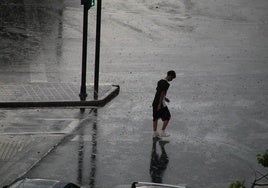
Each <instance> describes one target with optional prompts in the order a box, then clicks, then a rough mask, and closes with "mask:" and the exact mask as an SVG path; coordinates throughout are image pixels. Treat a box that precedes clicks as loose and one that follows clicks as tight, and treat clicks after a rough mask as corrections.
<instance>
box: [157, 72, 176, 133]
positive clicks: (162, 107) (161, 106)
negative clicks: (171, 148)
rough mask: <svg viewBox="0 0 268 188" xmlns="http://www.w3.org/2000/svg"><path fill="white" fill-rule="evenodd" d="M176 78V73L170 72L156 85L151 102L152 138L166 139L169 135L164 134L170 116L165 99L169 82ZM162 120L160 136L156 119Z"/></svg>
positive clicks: (167, 100) (166, 99)
mask: <svg viewBox="0 0 268 188" xmlns="http://www.w3.org/2000/svg"><path fill="white" fill-rule="evenodd" d="M175 78H176V72H175V71H173V70H170V71H168V72H167V76H166V77H165V78H164V79H161V80H159V81H158V83H157V88H156V93H155V97H154V100H153V137H168V136H169V135H168V134H167V133H166V132H165V130H166V127H167V126H168V123H169V120H170V118H171V114H170V112H169V109H168V107H167V105H166V102H169V99H168V98H167V97H166V94H167V91H168V88H169V86H170V84H169V82H170V81H172V80H173V79H175ZM160 118H161V119H162V121H163V125H162V129H161V132H160V134H159V133H158V131H157V124H158V119H160Z"/></svg>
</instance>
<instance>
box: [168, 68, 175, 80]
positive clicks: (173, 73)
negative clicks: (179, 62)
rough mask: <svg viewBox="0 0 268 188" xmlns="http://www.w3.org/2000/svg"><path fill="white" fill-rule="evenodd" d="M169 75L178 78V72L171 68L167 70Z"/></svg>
mask: <svg viewBox="0 0 268 188" xmlns="http://www.w3.org/2000/svg"><path fill="white" fill-rule="evenodd" d="M167 75H168V76H171V77H172V78H176V72H175V71H174V70H170V71H168V72H167Z"/></svg>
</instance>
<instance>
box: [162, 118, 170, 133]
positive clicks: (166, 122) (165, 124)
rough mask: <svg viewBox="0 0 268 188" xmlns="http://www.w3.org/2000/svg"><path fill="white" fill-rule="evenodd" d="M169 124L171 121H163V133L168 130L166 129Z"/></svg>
mask: <svg viewBox="0 0 268 188" xmlns="http://www.w3.org/2000/svg"><path fill="white" fill-rule="evenodd" d="M168 122H169V120H165V121H163V125H162V131H164V130H165V129H166V127H167V126H168Z"/></svg>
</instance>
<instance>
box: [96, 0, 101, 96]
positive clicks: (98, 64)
mask: <svg viewBox="0 0 268 188" xmlns="http://www.w3.org/2000/svg"><path fill="white" fill-rule="evenodd" d="M101 4H102V0H98V2H97V21H96V49H95V79H94V99H95V100H96V99H98V94H99V67H100V37H101Z"/></svg>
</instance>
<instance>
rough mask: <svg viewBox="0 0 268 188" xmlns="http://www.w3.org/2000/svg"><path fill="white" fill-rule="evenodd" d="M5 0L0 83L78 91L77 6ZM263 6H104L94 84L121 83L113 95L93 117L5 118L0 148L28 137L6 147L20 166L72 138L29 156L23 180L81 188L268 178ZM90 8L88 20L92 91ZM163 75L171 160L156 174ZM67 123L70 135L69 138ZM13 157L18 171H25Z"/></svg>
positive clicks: (211, 187) (144, 0) (267, 45)
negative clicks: (155, 112) (263, 161)
mask: <svg viewBox="0 0 268 188" xmlns="http://www.w3.org/2000/svg"><path fill="white" fill-rule="evenodd" d="M2 2H4V3H2ZM8 2H10V1H1V6H0V9H1V11H0V14H1V25H0V27H1V31H0V37H1V43H0V45H1V57H0V62H1V64H0V66H1V67H0V71H1V74H0V82H1V83H5V84H8V83H17V84H18V83H28V82H30V83H34V82H54V83H55V82H67V83H68V82H71V83H73V82H77V83H79V81H80V69H81V67H80V63H81V46H82V34H81V32H82V7H81V6H80V5H79V4H80V2H74V1H68V0H66V1H57V2H54V1H47V0H46V1H42V2H35V1H30V0H28V1H21V2H18V1H16V2H12V3H8ZM267 7H268V3H267V1H266V0H258V1H257V2H256V1H254V2H253V1H250V0H237V1H235V2H234V1H231V0H227V1H220V0H215V1H210V0H203V1H195V0H192V1H184V0H181V1H178V0H170V1H168V2H167V1H162V0H160V1H157V2H152V1H149V0H138V1H135V2H134V1H118V0H110V1H103V20H102V39H101V70H100V82H101V83H116V84H119V85H120V88H121V91H120V95H119V96H118V97H117V98H115V99H114V100H113V101H111V102H110V103H108V105H106V106H105V107H103V108H100V109H98V112H97V117H95V116H96V114H94V113H90V115H89V116H87V115H88V113H89V112H88V111H86V113H85V114H86V115H79V110H76V109H58V110H57V109H53V111H51V112H50V110H49V109H46V110H44V109H43V110H40V109H33V110H26V111H25V110H14V111H6V110H1V114H2V116H1V127H2V132H1V143H2V142H4V140H5V139H7V138H6V137H7V134H6V133H8V132H9V133H13V131H11V130H12V129H11V128H14V129H16V130H17V131H16V133H17V134H18V133H19V132H22V133H25V137H20V136H21V135H20V134H18V135H16V141H18V142H19V140H21V141H20V142H21V143H20V144H21V145H20V144H16V142H15V143H12V144H10V146H11V148H16V149H14V150H16V151H18V153H17V154H21V155H22V154H23V155H24V157H22V159H23V158H24V159H25V158H27V157H26V156H27V155H26V154H25V153H23V152H22V151H23V150H21V149H20V148H22V146H23V147H24V145H27V144H28V143H42V145H43V146H42V147H39V146H38V144H37V145H36V147H33V148H32V151H33V153H35V154H36V153H37V154H38V151H39V150H38V148H42V151H43V152H42V153H45V150H46V149H49V148H51V146H54V145H55V144H57V143H58V141H60V140H61V138H62V137H64V136H65V135H69V134H70V135H71V136H70V137H68V138H69V139H65V140H64V141H61V142H60V144H58V145H57V147H56V148H55V149H53V150H52V151H51V153H49V155H47V156H46V157H45V158H42V159H43V160H41V161H39V160H40V157H39V158H38V157H35V155H32V156H30V157H29V156H28V158H30V159H32V161H35V162H36V161H39V162H38V163H37V164H36V165H35V166H34V168H32V169H31V170H30V171H29V172H28V173H26V176H28V177H43V178H57V179H60V180H65V181H69V180H70V181H73V182H75V183H79V184H82V185H84V186H87V187H101V188H102V187H118V186H120V185H126V184H129V183H131V182H132V181H153V178H152V176H151V175H152V174H154V173H156V174H157V173H158V176H159V177H160V178H161V181H162V182H163V183H169V184H187V185H189V186H190V187H193V188H194V187H204V188H205V187H206V188H215V187H217V188H225V187H228V184H229V183H230V182H232V181H235V180H245V181H246V184H250V182H252V181H253V178H254V171H253V169H258V170H260V171H265V169H263V168H262V167H260V166H259V165H258V164H257V161H256V154H258V153H263V152H264V151H265V150H266V149H267V140H268V135H267V131H268V127H267V125H268V119H267V117H268V114H267V112H268V104H267V101H268V82H267V80H268V67H267V59H268V56H267V49H268V40H267V37H268V35H267V33H268V22H267V18H268V13H267ZM9 10H12V12H13V11H15V13H14V14H11V11H9ZM95 11H96V8H93V9H91V10H90V11H89V14H90V15H89V18H90V19H89V63H88V75H87V76H88V80H89V82H92V80H93V79H92V78H93V59H94V58H93V56H92V54H94V50H92V49H94V32H95V25H94V24H95ZM2 41H3V42H2ZM170 69H174V70H175V71H176V72H177V78H176V79H175V80H174V81H172V82H171V86H170V89H169V92H168V97H169V98H170V100H171V103H170V104H169V108H170V111H171V114H172V119H171V122H170V125H169V126H168V128H167V130H168V131H169V132H170V134H171V137H170V138H169V143H167V144H165V146H164V149H165V153H166V156H167V157H168V163H166V164H165V168H162V171H161V172H159V171H155V172H153V171H152V165H151V164H152V162H154V161H152V158H154V159H155V158H157V157H156V156H157V155H158V156H159V157H160V156H161V154H162V153H163V150H161V144H160V143H159V142H157V143H156V145H155V143H154V142H153V140H152V117H151V116H152V112H151V111H152V110H151V103H152V100H153V96H154V92H155V87H156V83H157V81H158V80H159V79H161V78H163V77H164V76H165V73H166V72H167V71H168V70H170ZM40 116H41V117H40ZM37 117H40V118H39V119H38V118H37ZM70 117H71V119H74V121H75V122H76V124H72V125H75V126H74V127H75V129H74V131H73V129H66V127H68V125H69V124H70V123H71V121H72V120H70V119H68V118H70ZM36 118H37V119H38V121H37V120H36ZM51 119H53V121H52V120H51ZM159 123H160V122H159ZM36 125H43V126H37V127H36ZM71 127H72V126H71ZM94 127H95V129H94ZM83 128H84V129H83ZM35 129H36V130H35ZM39 129H41V130H42V131H40V130H39ZM8 130H10V131H8ZM64 130H65V131H64ZM66 130H68V131H66ZM79 131H80V132H79ZM28 132H29V133H31V137H27V133H28ZM34 132H36V133H34ZM45 132H47V133H45ZM67 132H68V133H67ZM13 135H14V134H12V136H13ZM44 135H45V136H44ZM48 135H49V137H53V138H55V136H57V135H60V136H61V138H55V140H52V139H45V138H44V137H46V138H47V137H48ZM9 136H10V135H9ZM29 138H31V139H33V138H34V139H37V138H38V139H39V141H37V140H31V139H30V141H29ZM42 138H44V139H43V140H42ZM93 138H94V139H93ZM10 139H11V138H10ZM12 139H13V138H12ZM14 139H15V138H14ZM7 140H8V139H7ZM92 141H93V144H92ZM96 143H97V144H96ZM2 145H4V146H3V147H7V144H6V143H4V144H2ZM28 145H29V144H28ZM155 148H156V153H157V155H155V153H154V152H155ZM83 149H84V150H83ZM82 151H83V152H82ZM11 153H12V152H11ZM9 156H10V157H7V158H8V161H11V162H12V164H14V165H15V164H16V165H19V167H18V168H20V169H23V167H24V165H25V164H26V163H27V161H24V162H19V161H20V160H19V159H18V158H13V156H15V155H14V154H10V155H9ZM152 156H154V157H152ZM3 158H4V157H3ZM38 159H39V160H38ZM81 159H83V160H81ZM159 159H160V158H159ZM8 161H7V159H6V157H5V158H4V159H2V160H1V164H5V165H6V164H8V163H7V162H8ZM81 161H82V163H81ZM32 164H35V163H32ZM66 164H68V165H66ZM2 169H3V168H2ZM6 169H12V168H6ZM150 169H151V170H150ZM1 171H2V170H1ZM4 171H6V170H5V169H4ZM266 171H267V170H266ZM23 172H25V171H23ZM22 174H23V173H22ZM6 177H7V178H8V174H7V176H6ZM159 177H158V179H159ZM8 181H11V180H10V179H9V180H8Z"/></svg>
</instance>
